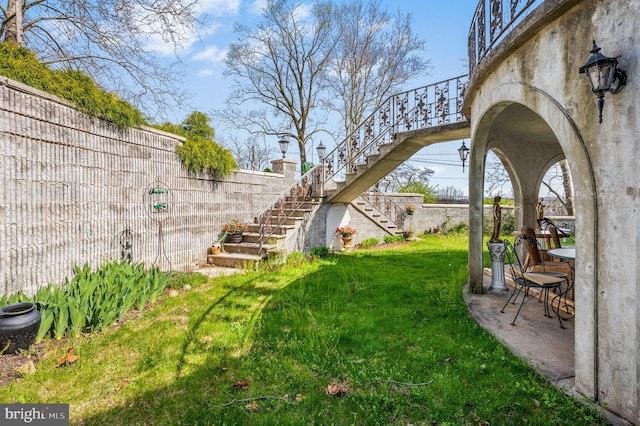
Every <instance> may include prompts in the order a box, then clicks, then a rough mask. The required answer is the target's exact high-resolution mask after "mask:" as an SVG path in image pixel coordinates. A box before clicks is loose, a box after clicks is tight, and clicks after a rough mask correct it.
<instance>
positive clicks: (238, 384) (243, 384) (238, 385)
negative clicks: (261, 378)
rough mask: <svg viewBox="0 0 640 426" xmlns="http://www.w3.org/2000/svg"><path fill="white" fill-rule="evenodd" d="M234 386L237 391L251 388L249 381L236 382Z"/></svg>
mask: <svg viewBox="0 0 640 426" xmlns="http://www.w3.org/2000/svg"><path fill="white" fill-rule="evenodd" d="M233 386H234V387H235V388H236V389H242V390H245V389H247V388H248V387H249V381H248V380H238V381H237V382H235V383H234V384H233Z"/></svg>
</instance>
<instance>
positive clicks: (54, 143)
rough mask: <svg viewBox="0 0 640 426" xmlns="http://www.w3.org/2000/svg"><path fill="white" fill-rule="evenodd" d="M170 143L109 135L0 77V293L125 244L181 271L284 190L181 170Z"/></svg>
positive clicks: (42, 281) (247, 176)
mask: <svg viewBox="0 0 640 426" xmlns="http://www.w3.org/2000/svg"><path fill="white" fill-rule="evenodd" d="M180 142H181V139H180V138H179V137H177V136H175V135H171V134H168V133H164V132H160V131H157V130H154V129H149V128H134V129H126V130H120V129H117V128H116V127H114V126H112V125H110V124H109V123H108V122H105V121H102V120H98V119H95V118H92V117H89V116H87V115H85V114H82V113H80V112H78V111H76V110H75V109H74V108H73V106H72V105H70V104H68V103H66V102H65V101H62V100H60V99H58V98H55V97H52V96H50V95H48V94H46V93H43V92H40V91H38V90H35V89H33V88H31V87H28V86H25V85H22V84H20V83H17V82H14V81H12V80H9V79H6V78H0V164H1V166H0V183H1V185H2V191H0V294H2V293H6V292H15V291H18V290H21V291H23V292H25V293H28V294H30V293H33V292H34V291H35V290H36V289H37V288H38V287H40V286H42V285H46V284H48V283H50V282H55V283H61V282H63V280H64V278H65V277H67V276H71V275H72V274H73V265H74V264H79V265H82V264H84V263H85V262H88V263H89V264H90V265H91V266H92V267H94V268H95V267H98V266H99V265H100V264H101V263H103V262H105V261H107V260H109V259H119V258H120V257H121V253H122V247H121V245H126V244H127V243H129V244H130V245H131V250H130V252H131V254H132V257H133V260H135V261H143V262H145V265H147V266H150V265H152V264H156V265H158V266H160V267H161V268H162V269H168V268H170V267H171V268H174V269H182V270H184V269H190V268H193V267H195V266H197V265H198V263H201V262H203V261H204V260H205V259H206V250H207V248H208V247H210V246H211V243H212V242H213V241H214V239H216V238H218V235H219V233H220V231H221V229H222V225H223V224H224V222H225V221H227V220H228V219H231V218H239V219H241V220H245V221H252V220H253V218H254V216H255V215H256V213H257V212H259V211H260V210H262V209H263V208H264V207H265V206H266V205H267V204H268V203H269V202H270V201H272V200H273V199H274V198H275V197H276V195H277V194H279V193H280V192H282V191H283V190H284V189H285V187H286V186H288V183H287V182H285V180H284V176H283V175H281V174H276V173H261V172H246V171H238V172H234V173H232V175H231V176H229V177H228V178H226V179H225V180H223V181H214V180H212V179H210V178H209V177H208V176H205V175H195V174H192V173H189V172H188V171H187V170H186V169H185V168H184V167H183V166H182V164H181V162H180V160H179V159H178V158H177V156H176V154H175V147H176V144H178V143H180ZM152 189H168V190H169V193H168V194H167V193H166V192H165V193H162V194H150V190H152ZM157 202H166V203H168V208H167V210H166V211H160V212H157V210H156V209H153V208H152V207H151V205H152V204H155V203H157ZM125 230H130V231H131V232H130V238H125V237H126V232H125Z"/></svg>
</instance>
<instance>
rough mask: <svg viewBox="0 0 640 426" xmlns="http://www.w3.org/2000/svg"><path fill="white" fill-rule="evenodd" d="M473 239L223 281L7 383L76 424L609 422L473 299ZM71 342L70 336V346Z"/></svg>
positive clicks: (5, 394) (17, 395)
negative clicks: (520, 349)
mask: <svg viewBox="0 0 640 426" xmlns="http://www.w3.org/2000/svg"><path fill="white" fill-rule="evenodd" d="M467 244H468V243H467V239H466V237H443V236H428V237H425V238H424V239H423V240H422V241H416V242H412V243H411V244H408V245H400V246H397V247H393V248H391V249H390V250H374V251H369V250H357V251H355V252H353V253H351V254H349V255H345V256H332V257H330V258H326V259H325V258H323V259H320V260H317V261H314V262H302V263H296V265H295V267H290V266H284V267H282V268H280V269H276V270H273V271H269V272H265V271H249V272H247V274H245V275H240V274H236V275H233V276H228V277H219V278H215V279H211V280H209V281H208V282H206V283H203V284H199V285H195V286H194V287H193V289H192V290H191V291H187V292H184V293H181V294H180V295H178V296H176V297H164V298H163V299H161V303H156V304H155V305H152V306H150V307H149V309H148V310H146V311H145V312H144V315H142V316H141V317H139V318H136V319H133V320H130V321H125V322H124V323H123V324H122V325H121V326H120V327H119V328H118V329H116V330H114V331H112V330H109V331H107V332H105V333H103V334H100V335H96V336H93V337H90V338H87V337H76V338H69V339H68V340H67V341H66V343H67V345H68V346H73V347H74V354H76V355H77V356H78V357H79V359H78V360H77V361H76V362H74V363H71V364H68V365H63V366H61V367H57V366H56V363H57V360H56V358H57V357H59V356H61V354H62V353H63V350H64V349H66V348H65V347H64V346H63V347H60V348H57V349H56V350H55V353H53V352H48V351H49V347H46V348H47V349H46V350H47V352H46V353H44V354H43V356H41V357H40V361H39V362H38V364H37V368H36V372H35V374H33V375H29V376H26V377H24V378H20V379H17V380H14V381H12V382H11V383H9V384H7V385H6V386H3V387H0V401H2V402H5V403H6V402H15V401H21V402H30V403H69V404H70V415H71V424H86V425H138V424H140V425H142V424H154V425H155V424H157V425H194V424H201V425H213V424H255V425H272V424H278V425H299V424H355V425H370V424H385V425H393V424H398V425H406V424H425V425H426V424H442V425H445V424H450V425H458V424H463V425H464V424H473V425H486V424H516V423H517V424H521V425H527V424H531V425H534V424H535V425H538V424H573V425H576V424H577V425H580V424H584V425H592V424H606V422H605V421H604V420H602V418H601V417H599V416H598V414H597V413H596V412H595V411H594V410H592V409H591V408H589V407H587V406H585V405H583V404H582V403H581V402H579V401H577V400H576V399H574V398H571V397H568V396H566V395H564V394H563V393H562V392H560V391H559V390H558V389H556V388H555V387H554V386H552V385H551V384H550V383H549V382H548V381H547V380H546V379H545V378H543V377H542V376H540V375H539V374H538V373H537V372H536V371H534V370H533V369H531V368H530V367H529V366H528V365H527V364H526V362H524V361H523V360H521V359H519V358H517V357H515V356H514V355H513V354H512V353H511V352H510V351H509V350H508V349H506V348H505V347H504V346H503V345H502V344H500V342H499V341H498V340H497V339H496V338H494V337H493V336H491V335H490V334H489V333H487V332H485V331H484V330H483V329H481V328H480V327H479V326H478V325H477V324H476V323H475V322H474V321H473V319H472V318H470V317H469V315H468V313H467V307H466V305H465V304H464V301H463V298H462V288H463V285H464V283H465V281H466V279H467V266H466V262H467V249H466V247H467ZM65 346H66V345H65Z"/></svg>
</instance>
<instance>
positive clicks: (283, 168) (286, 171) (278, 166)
mask: <svg viewBox="0 0 640 426" xmlns="http://www.w3.org/2000/svg"><path fill="white" fill-rule="evenodd" d="M297 164H298V163H297V162H296V161H295V160H289V159H287V158H279V159H277V160H272V161H271V169H272V170H273V172H274V173H280V174H283V175H284V180H285V182H290V183H293V182H294V181H295V180H296V170H297V167H296V166H297Z"/></svg>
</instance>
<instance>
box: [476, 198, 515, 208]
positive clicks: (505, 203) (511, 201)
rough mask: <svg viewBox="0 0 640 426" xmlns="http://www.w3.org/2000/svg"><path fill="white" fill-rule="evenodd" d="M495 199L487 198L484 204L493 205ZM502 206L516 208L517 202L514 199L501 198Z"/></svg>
mask: <svg viewBox="0 0 640 426" xmlns="http://www.w3.org/2000/svg"><path fill="white" fill-rule="evenodd" d="M493 198H494V197H487V198H485V199H484V204H491V205H493ZM500 205H501V206H515V205H516V201H515V200H514V199H513V198H502V197H501V198H500Z"/></svg>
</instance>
